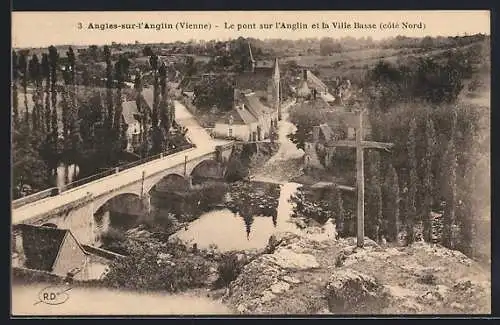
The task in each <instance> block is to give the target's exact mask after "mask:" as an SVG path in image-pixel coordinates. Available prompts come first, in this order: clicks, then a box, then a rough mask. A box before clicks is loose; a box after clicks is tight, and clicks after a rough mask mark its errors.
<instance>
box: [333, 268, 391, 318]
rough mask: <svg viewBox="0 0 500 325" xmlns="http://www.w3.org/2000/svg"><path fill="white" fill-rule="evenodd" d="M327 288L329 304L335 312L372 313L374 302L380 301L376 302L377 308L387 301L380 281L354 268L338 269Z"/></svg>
mask: <svg viewBox="0 0 500 325" xmlns="http://www.w3.org/2000/svg"><path fill="white" fill-rule="evenodd" d="M326 290H327V293H326V296H327V299H328V306H329V308H330V311H332V312H333V313H370V312H373V311H374V310H373V308H374V302H378V303H376V304H375V305H376V306H377V307H379V308H377V309H380V307H382V306H381V305H383V304H384V303H386V300H385V299H384V297H383V293H384V292H383V287H382V286H381V285H380V284H379V282H378V281H377V280H376V279H375V278H374V277H372V276H370V275H366V274H363V273H361V272H358V271H356V270H353V269H340V270H336V271H335V272H334V273H333V274H332V275H331V277H330V279H329V281H328V284H327V285H326ZM368 305H370V307H369V308H367V306H368ZM370 309H371V310H370Z"/></svg>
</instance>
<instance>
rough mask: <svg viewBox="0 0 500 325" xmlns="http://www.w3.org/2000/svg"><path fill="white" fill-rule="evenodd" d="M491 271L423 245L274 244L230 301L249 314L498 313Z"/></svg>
mask: <svg viewBox="0 0 500 325" xmlns="http://www.w3.org/2000/svg"><path fill="white" fill-rule="evenodd" d="M490 287H491V282H490V274H489V270H488V269H486V268H483V267H482V266H480V265H478V264H477V263H476V262H474V261H472V260H470V259H469V258H467V257H466V256H465V255H463V254H462V253H460V252H457V251H451V250H448V249H446V248H443V247H441V246H436V245H430V244H425V243H415V244H413V245H412V246H409V247H386V248H382V247H380V246H379V245H377V244H376V243H375V242H373V241H371V240H367V241H366V245H365V247H364V248H362V249H360V248H357V247H356V246H355V239H354V238H348V239H340V240H338V241H335V240H327V241H325V240H323V241H315V240H313V239H311V238H310V237H308V236H307V235H304V236H301V235H300V234H292V233H284V234H278V235H276V236H272V237H271V238H270V240H269V244H268V247H267V248H266V250H265V253H264V254H262V255H260V256H257V257H256V258H254V259H253V260H252V261H251V262H250V263H248V264H247V265H245V266H244V267H243V269H242V272H241V273H240V275H239V276H238V277H237V278H236V280H234V281H233V282H231V284H230V285H229V288H228V290H227V292H226V294H225V295H224V297H223V299H224V300H225V301H226V302H227V303H229V304H230V305H232V306H233V307H234V309H235V310H237V311H238V312H239V313H243V314H252V313H262V314H325V313H334V314H342V313H351V314H352V313H359V314H368V313H369V314H401V313H415V314H418V313H425V314H443V313H445V314H450V313H458V314H460V313H490V312H491V298H490V296H491V288H490Z"/></svg>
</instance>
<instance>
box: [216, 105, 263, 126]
mask: <svg viewBox="0 0 500 325" xmlns="http://www.w3.org/2000/svg"><path fill="white" fill-rule="evenodd" d="M231 118H232V123H233V124H238V125H249V124H252V123H256V122H257V119H256V118H255V116H253V115H252V113H250V112H249V111H248V109H247V108H246V107H242V106H240V107H237V108H234V109H232V110H230V111H229V112H227V113H226V114H224V115H223V116H221V117H220V118H219V119H218V120H217V122H218V123H222V124H229V120H230V119H231Z"/></svg>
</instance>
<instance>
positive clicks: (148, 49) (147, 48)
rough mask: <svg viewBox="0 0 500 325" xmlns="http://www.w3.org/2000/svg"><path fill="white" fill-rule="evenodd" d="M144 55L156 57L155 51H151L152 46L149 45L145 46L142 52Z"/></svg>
mask: <svg viewBox="0 0 500 325" xmlns="http://www.w3.org/2000/svg"><path fill="white" fill-rule="evenodd" d="M142 54H144V56H152V55H154V53H153V50H152V49H151V46H149V45H146V46H144V49H143V50H142Z"/></svg>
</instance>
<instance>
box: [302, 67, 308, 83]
mask: <svg viewBox="0 0 500 325" xmlns="http://www.w3.org/2000/svg"><path fill="white" fill-rule="evenodd" d="M302 78H303V79H304V80H305V81H307V70H306V69H304V70H302Z"/></svg>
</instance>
